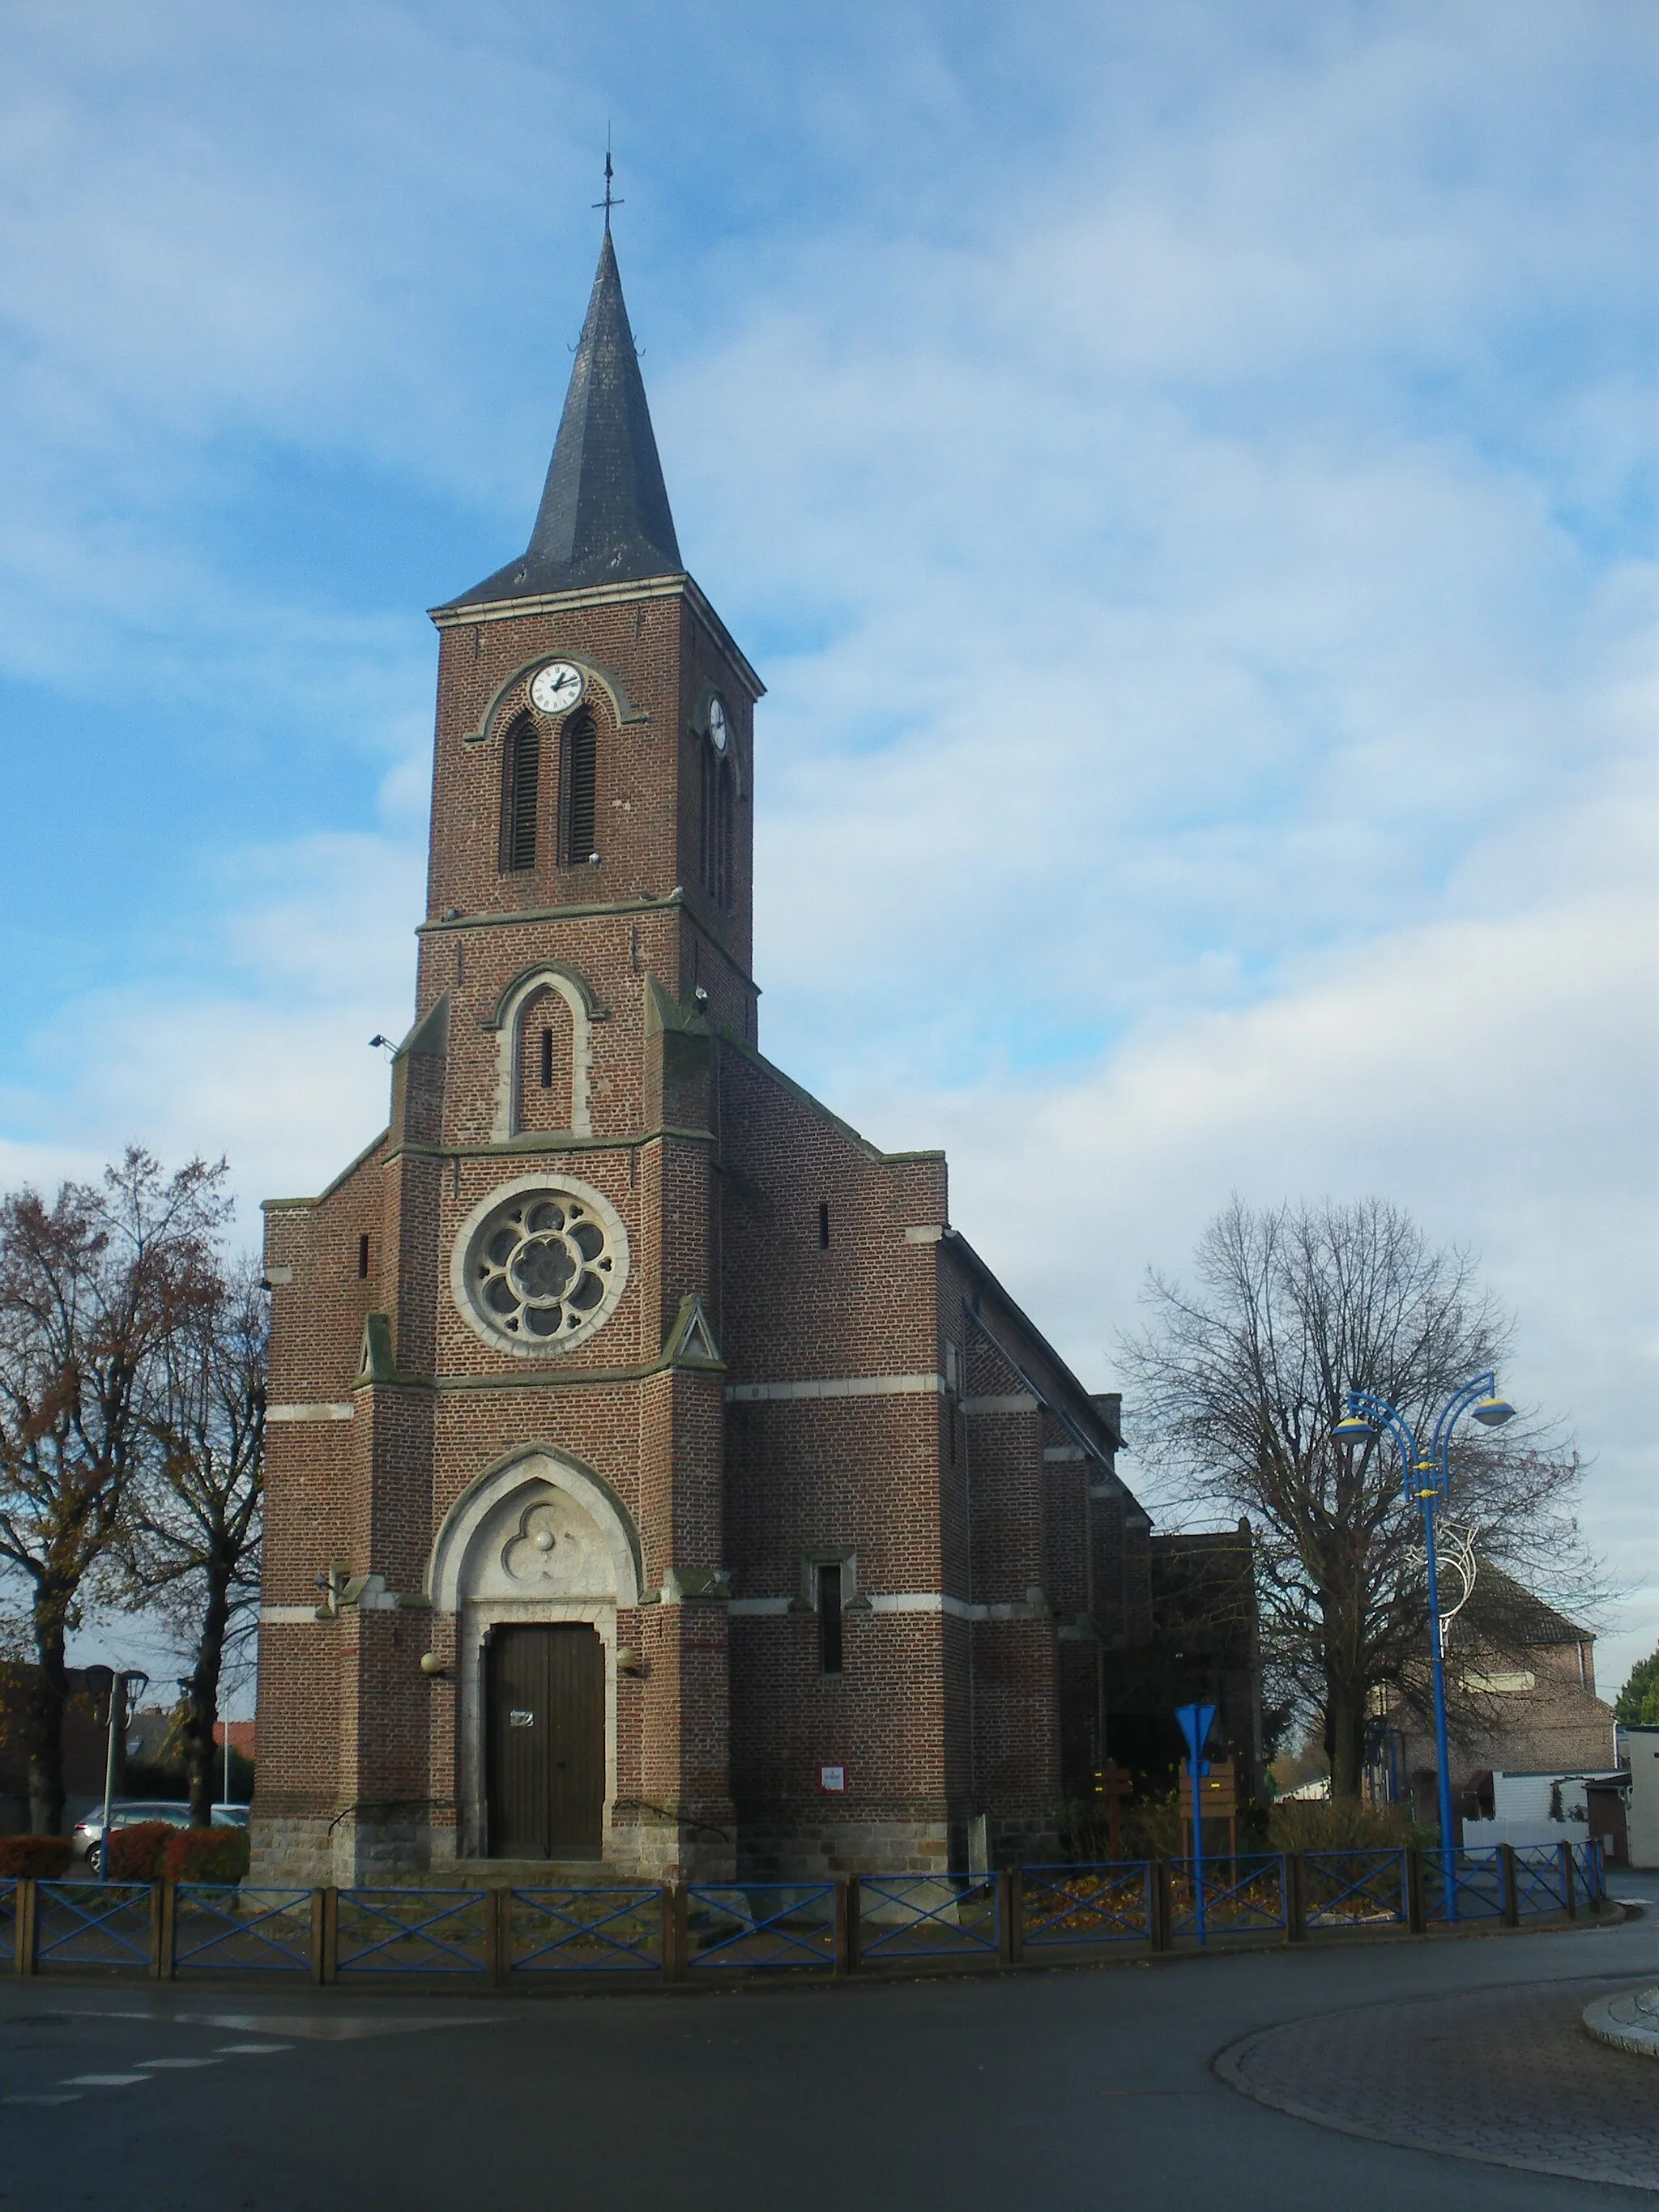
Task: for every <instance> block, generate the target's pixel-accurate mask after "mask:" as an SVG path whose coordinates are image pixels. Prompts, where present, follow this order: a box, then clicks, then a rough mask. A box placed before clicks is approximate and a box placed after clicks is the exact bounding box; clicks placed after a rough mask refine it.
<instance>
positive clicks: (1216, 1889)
mask: <svg viewBox="0 0 1659 2212" xmlns="http://www.w3.org/2000/svg"><path fill="white" fill-rule="evenodd" d="M1202 1865H1203V1881H1204V1893H1203V1903H1204V1915H1203V1924H1204V1931H1205V1933H1206V1936H1265V1935H1268V1934H1271V1933H1273V1932H1274V1931H1275V1930H1277V1931H1278V1932H1279V1933H1281V1934H1282V1933H1284V1932H1285V1930H1286V1929H1287V1928H1288V1926H1289V1914H1288V1911H1287V1905H1286V1898H1285V1858H1284V1854H1283V1853H1282V1852H1280V1851H1240V1852H1238V1853H1237V1854H1236V1855H1235V1856H1233V1857H1222V1858H1216V1859H1209V1858H1206V1859H1205V1860H1204V1861H1203V1862H1202ZM1198 1908H1199V1892H1198V1887H1197V1884H1196V1882H1195V1881H1194V1862H1193V1861H1192V1860H1191V1859H1171V1860H1170V1933H1171V1934H1172V1935H1176V1936H1189V1935H1195V1934H1196V1933H1197V1931H1198V1927H1199V1909H1198Z"/></svg>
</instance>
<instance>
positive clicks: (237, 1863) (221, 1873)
mask: <svg viewBox="0 0 1659 2212" xmlns="http://www.w3.org/2000/svg"><path fill="white" fill-rule="evenodd" d="M251 1852H252V1838H250V1836H249V1835H248V1832H247V1830H246V1828H173V1829H170V1830H169V1831H168V1832H167V1848H166V1850H164V1851H163V1852H162V1854H161V1877H160V1878H161V1880H162V1881H203V1882H214V1881H241V1880H242V1878H243V1876H244V1875H246V1872H247V1869H248V1859H249V1855H250V1853H251Z"/></svg>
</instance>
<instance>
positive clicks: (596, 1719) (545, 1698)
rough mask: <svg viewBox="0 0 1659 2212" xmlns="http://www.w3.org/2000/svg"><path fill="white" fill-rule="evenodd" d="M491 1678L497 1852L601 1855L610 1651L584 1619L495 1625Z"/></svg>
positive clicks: (490, 1785) (492, 1822)
mask: <svg viewBox="0 0 1659 2212" xmlns="http://www.w3.org/2000/svg"><path fill="white" fill-rule="evenodd" d="M485 1680H486V1684H487V1688H488V1695H487V1698H486V1701H485V1702H486V1710H487V1714H488V1719H487V1723H486V1728H487V1736H486V1741H487V1745H488V1765H489V1772H488V1782H487V1789H488V1795H489V1855H490V1857H492V1858H498V1859H553V1858H562V1857H586V1856H589V1855H597V1854H598V1852H599V1849H600V1844H601V1840H602V1833H603V1825H604V1815H605V1647H604V1645H603V1644H601V1643H600V1641H599V1636H598V1634H597V1633H596V1632H595V1631H594V1630H593V1629H592V1628H591V1627H589V1626H588V1625H587V1624H586V1622H585V1621H574V1622H568V1623H566V1622H561V1623H560V1624H558V1625H557V1626H553V1627H539V1626H538V1627H533V1628H507V1627H500V1628H497V1629H496V1630H495V1632H494V1633H493V1635H492V1636H491V1638H490V1639H489V1651H488V1654H487V1663H486V1670H485Z"/></svg>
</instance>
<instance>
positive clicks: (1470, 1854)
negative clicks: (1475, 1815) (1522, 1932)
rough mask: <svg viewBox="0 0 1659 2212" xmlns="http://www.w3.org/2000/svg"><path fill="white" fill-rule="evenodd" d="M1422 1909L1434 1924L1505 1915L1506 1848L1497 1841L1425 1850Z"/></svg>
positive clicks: (1442, 1924) (1445, 1924)
mask: <svg viewBox="0 0 1659 2212" xmlns="http://www.w3.org/2000/svg"><path fill="white" fill-rule="evenodd" d="M1423 1910H1424V1917H1425V1918H1426V1920H1427V1921H1428V1923H1429V1924H1430V1926H1431V1927H1433V1926H1436V1925H1438V1926H1442V1927H1443V1926H1447V1925H1449V1923H1451V1922H1453V1921H1455V1920H1458V1921H1463V1920H1469V1921H1473V1920H1501V1919H1502V1918H1503V1917H1504V1865H1503V1852H1502V1851H1501V1850H1500V1849H1499V1847H1498V1845H1497V1844H1480V1845H1479V1846H1478V1847H1476V1848H1473V1849H1471V1850H1462V1851H1442V1850H1425V1852H1424V1854H1423Z"/></svg>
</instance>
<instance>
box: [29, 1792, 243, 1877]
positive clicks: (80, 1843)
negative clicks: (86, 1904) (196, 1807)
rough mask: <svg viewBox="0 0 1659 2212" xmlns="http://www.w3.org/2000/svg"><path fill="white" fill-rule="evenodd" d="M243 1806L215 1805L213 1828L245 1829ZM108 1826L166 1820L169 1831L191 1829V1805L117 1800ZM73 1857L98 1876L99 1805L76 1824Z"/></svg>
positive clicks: (145, 1799) (161, 1800)
mask: <svg viewBox="0 0 1659 2212" xmlns="http://www.w3.org/2000/svg"><path fill="white" fill-rule="evenodd" d="M247 1811H248V1808H247V1807H246V1805H230V1804H222V1805H216V1806H215V1807H214V1808H213V1825H214V1826H215V1827H216V1828H245V1827H246V1826H247ZM109 1813H110V1826H112V1827H113V1828H136V1827H137V1826H138V1825H139V1823H140V1822H141V1821H144V1820H165V1821H166V1822H167V1826H168V1827H170V1828H187V1827H189V1826H190V1806H189V1803H188V1802H187V1801H186V1800H185V1799H183V1798H177V1797H118V1798H117V1799H116V1800H115V1802H114V1803H113V1804H112V1806H111V1807H110V1808H109ZM72 1840H73V1846H74V1852H75V1856H76V1858H83V1859H85V1861H86V1863H87V1868H88V1872H89V1873H92V1874H100V1873H101V1872H102V1871H103V1864H104V1808H103V1807H102V1806H101V1805H100V1806H97V1807H95V1808H94V1810H93V1811H92V1812H90V1813H88V1814H86V1815H85V1817H84V1818H83V1819H82V1820H77V1821H76V1824H75V1832H74V1837H73V1839H72Z"/></svg>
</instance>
